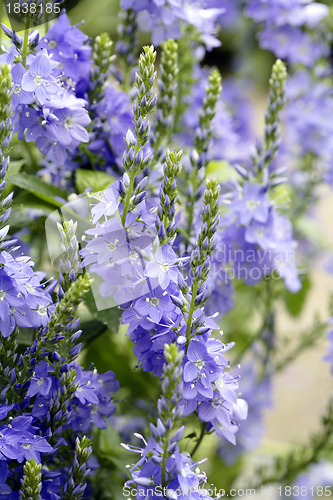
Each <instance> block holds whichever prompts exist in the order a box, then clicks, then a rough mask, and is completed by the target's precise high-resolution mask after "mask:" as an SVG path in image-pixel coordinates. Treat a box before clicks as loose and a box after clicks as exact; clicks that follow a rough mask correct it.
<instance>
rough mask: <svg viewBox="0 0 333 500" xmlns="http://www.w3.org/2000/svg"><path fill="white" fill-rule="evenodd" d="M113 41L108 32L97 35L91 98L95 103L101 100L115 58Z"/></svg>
mask: <svg viewBox="0 0 333 500" xmlns="http://www.w3.org/2000/svg"><path fill="white" fill-rule="evenodd" d="M112 48H113V42H112V40H111V39H110V36H109V35H108V34H107V33H101V34H100V35H98V36H96V38H95V40H94V45H93V51H92V55H91V57H92V61H93V68H92V71H91V82H92V91H91V100H92V103H93V104H94V103H95V101H97V100H99V98H100V97H101V94H102V92H103V90H104V86H105V83H106V81H107V79H108V76H109V72H110V67H111V64H112V62H113V61H114V59H115V56H114V54H112Z"/></svg>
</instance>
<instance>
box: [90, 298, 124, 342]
mask: <svg viewBox="0 0 333 500" xmlns="http://www.w3.org/2000/svg"><path fill="white" fill-rule="evenodd" d="M84 303H85V305H86V306H87V308H88V310H89V311H90V312H91V314H92V315H93V317H94V318H96V319H97V320H98V321H99V322H101V323H103V324H104V325H106V326H107V327H108V328H109V329H110V330H111V331H112V332H114V333H117V332H118V330H119V325H120V316H121V314H122V311H121V310H120V309H118V307H110V308H109V309H103V310H102V311H99V310H98V309H97V307H96V303H95V299H94V295H93V293H92V291H91V289H90V290H89V291H88V293H87V294H86V296H85V299H84Z"/></svg>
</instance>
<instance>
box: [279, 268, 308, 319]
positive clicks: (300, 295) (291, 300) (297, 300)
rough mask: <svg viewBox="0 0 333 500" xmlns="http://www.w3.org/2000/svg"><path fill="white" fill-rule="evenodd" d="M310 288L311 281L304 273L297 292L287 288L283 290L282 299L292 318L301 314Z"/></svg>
mask: <svg viewBox="0 0 333 500" xmlns="http://www.w3.org/2000/svg"><path fill="white" fill-rule="evenodd" d="M310 289H311V281H310V278H309V276H308V275H307V274H305V275H303V276H302V288H301V289H300V291H299V292H297V293H291V292H289V290H285V292H284V294H283V301H284V304H285V307H286V309H287V311H288V313H289V314H290V316H292V317H293V318H296V317H297V316H299V315H300V314H301V312H302V310H303V306H304V304H305V301H306V299H307V296H308V293H309V291H310Z"/></svg>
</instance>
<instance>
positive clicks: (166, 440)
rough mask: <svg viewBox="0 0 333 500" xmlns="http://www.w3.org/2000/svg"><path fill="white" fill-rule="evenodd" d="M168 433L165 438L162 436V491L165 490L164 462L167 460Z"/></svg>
mask: <svg viewBox="0 0 333 500" xmlns="http://www.w3.org/2000/svg"><path fill="white" fill-rule="evenodd" d="M169 432H170V431H167V432H166V434H165V436H164V446H163V460H162V465H161V482H162V488H163V491H164V489H165V488H166V486H167V484H166V480H165V473H166V470H165V469H166V461H167V459H168V446H169Z"/></svg>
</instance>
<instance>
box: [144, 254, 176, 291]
mask: <svg viewBox="0 0 333 500" xmlns="http://www.w3.org/2000/svg"><path fill="white" fill-rule="evenodd" d="M145 275H146V276H147V277H148V278H157V279H158V283H159V285H160V287H161V288H162V290H165V289H166V288H167V287H168V286H169V284H170V283H175V284H176V283H178V279H179V271H178V268H177V255H176V254H175V252H174V251H173V249H172V248H171V247H170V246H169V245H163V246H162V247H160V248H159V249H158V250H157V252H156V253H155V255H154V260H152V261H150V262H148V264H147V266H146V270H145Z"/></svg>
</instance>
